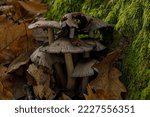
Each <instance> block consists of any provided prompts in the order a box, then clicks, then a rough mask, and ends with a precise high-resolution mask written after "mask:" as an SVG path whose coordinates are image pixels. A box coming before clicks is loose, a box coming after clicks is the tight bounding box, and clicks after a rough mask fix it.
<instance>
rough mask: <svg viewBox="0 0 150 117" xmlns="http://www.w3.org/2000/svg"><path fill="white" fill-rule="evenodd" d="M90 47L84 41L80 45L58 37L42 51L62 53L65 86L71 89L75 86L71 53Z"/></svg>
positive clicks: (80, 51) (90, 47)
mask: <svg viewBox="0 0 150 117" xmlns="http://www.w3.org/2000/svg"><path fill="white" fill-rule="evenodd" d="M92 49H93V46H91V45H88V44H86V43H84V42H83V43H81V44H80V45H73V44H72V43H71V40H68V39H64V38H60V39H58V40H56V41H55V42H54V43H52V44H50V46H47V47H45V48H43V49H42V51H46V52H48V53H64V57H65V62H66V68H67V74H68V81H67V88H68V89H71V90H73V89H74V88H75V79H74V78H72V73H73V70H74V64H73V60H72V55H71V54H72V53H84V52H89V51H91V50H92Z"/></svg>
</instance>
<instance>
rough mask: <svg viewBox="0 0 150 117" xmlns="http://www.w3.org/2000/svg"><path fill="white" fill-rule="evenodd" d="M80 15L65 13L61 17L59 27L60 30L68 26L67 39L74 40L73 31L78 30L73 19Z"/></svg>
mask: <svg viewBox="0 0 150 117" xmlns="http://www.w3.org/2000/svg"><path fill="white" fill-rule="evenodd" d="M80 14H81V13H80V12H72V13H67V14H65V15H64V16H63V17H62V19H61V21H60V25H61V27H62V28H63V27H67V26H69V38H74V35H75V29H78V28H79V27H78V25H77V23H76V20H75V17H76V16H78V15H80Z"/></svg>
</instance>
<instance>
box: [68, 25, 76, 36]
mask: <svg viewBox="0 0 150 117" xmlns="http://www.w3.org/2000/svg"><path fill="white" fill-rule="evenodd" d="M74 34H75V28H74V27H71V28H70V32H69V38H71V39H72V38H74Z"/></svg>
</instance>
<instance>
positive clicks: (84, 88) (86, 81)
mask: <svg viewBox="0 0 150 117" xmlns="http://www.w3.org/2000/svg"><path fill="white" fill-rule="evenodd" d="M83 58H85V59H86V58H90V53H89V52H85V53H84V55H83ZM88 82H89V77H83V78H82V88H81V91H82V93H85V92H86V87H87V85H88Z"/></svg>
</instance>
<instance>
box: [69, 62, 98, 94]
mask: <svg viewBox="0 0 150 117" xmlns="http://www.w3.org/2000/svg"><path fill="white" fill-rule="evenodd" d="M96 62H97V60H94V59H83V60H82V61H80V62H79V63H77V65H76V66H75V69H74V72H73V74H72V77H82V78H83V79H82V85H81V92H82V93H85V91H86V87H87V85H88V82H89V76H92V75H94V69H93V68H92V66H93V65H94V64H95V63H96Z"/></svg>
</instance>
